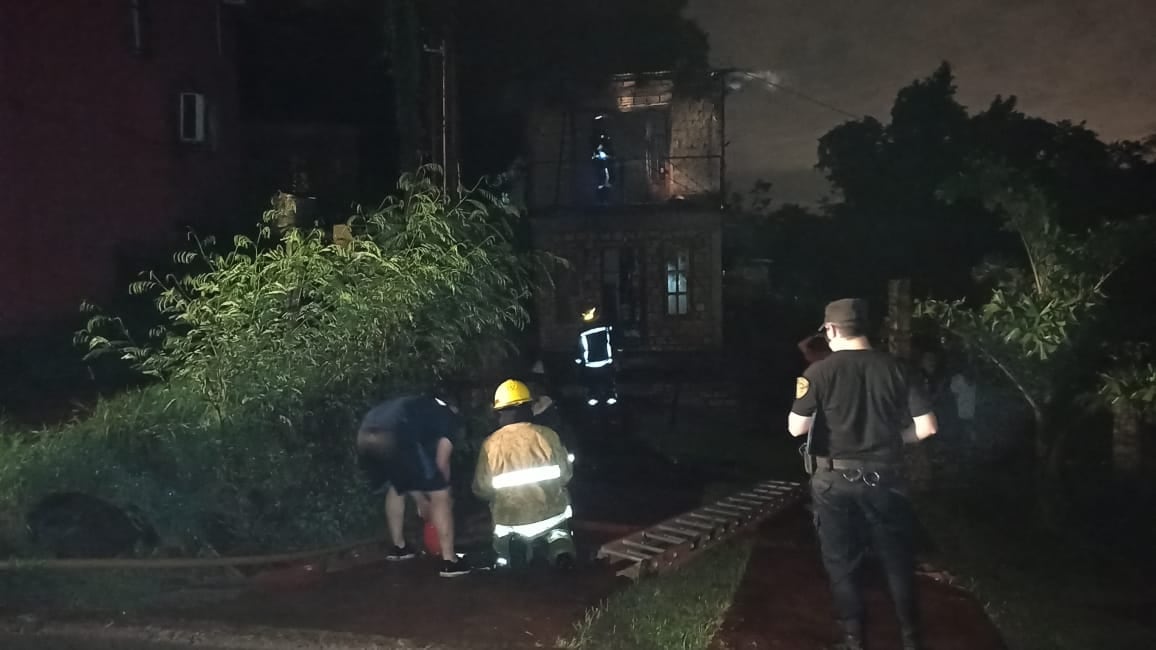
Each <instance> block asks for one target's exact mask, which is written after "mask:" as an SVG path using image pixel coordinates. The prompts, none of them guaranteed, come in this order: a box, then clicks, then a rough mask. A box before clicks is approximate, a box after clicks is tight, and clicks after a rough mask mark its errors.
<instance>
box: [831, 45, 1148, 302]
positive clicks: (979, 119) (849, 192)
mask: <svg viewBox="0 0 1156 650" xmlns="http://www.w3.org/2000/svg"><path fill="white" fill-rule="evenodd" d="M955 93H956V86H955V80H954V76H953V74H952V72H951V67H950V66H949V65H948V64H946V63H944V64H942V65H941V66H940V67H939V68H938V69H937V70H936V71H935V72H933V73H932V74H931V75H930V76H928V77H927V78H925V79H919V80H916V81H915V82H913V83H912V84H910V85H909V86H907V87H905V88H903V89H901V90H900V91H899V93H898V94H897V96H896V99H895V102H894V105H893V107H892V110H891V120H890V122H889V123H887V124H883V123H882V122H880V121H879V120H877V119H875V118H873V117H865V118H863V119H860V120H854V121H851V122H847V123H845V124H842V125H840V126H838V127H836V128H835V129H832V130H831V131H830V132H829V133H827V134H826V135H824V136H823V137H822V138H821V139H820V140H819V160H818V165H817V166H818V168H819V169H820V170H822V171H823V173H824V174H825V175H826V176H827V178H828V180H829V181H830V182H831V184H832V185H833V186H834V187H835V188H836V189H837V190H839V192H840V195H841V202H840V203H838V204H835V205H834V206H832V209H831V214H832V215H833V216H834V217H835V218H836V219H837V220H839V222H840V223H841V224H842V225H843V226H844V227H845V229H846V230H847V231H848V237H849V238H853V239H856V240H858V241H860V242H861V246H860V249H861V251H862V252H861V253H860V255H861V259H858V260H856V266H858V267H859V268H870V269H878V271H879V275H880V280H879V281H882V280H883V279H886V277H895V276H898V275H906V276H908V277H918V278H921V279H923V280H924V284H925V286H924V287H922V289H923V293H932V294H939V295H959V294H963V293H965V292H966V291H967V290H968V289H969V288H970V285H971V282H970V277H969V271H970V269H971V268H972V267H973V266H975V264H977V263H978V262H979V261H980V260H981V259H982V258H983V257H984V256H986V255H988V254H991V253H993V252H1001V251H1002V252H1007V253H1011V252H1014V251H1015V249H1016V247H1017V246H1018V243H1017V242H1016V240H1015V239H1014V238H1008V237H1001V236H1000V227H1001V224H1000V221H999V220H998V219H995V218H992V216H991V215H989V214H987V213H985V212H984V211H983V210H982V209H977V207H978V206H977V205H976V204H974V203H969V199H967V198H966V197H962V198H961V199H960V200H957V201H954V202H950V203H949V202H947V201H945V200H944V199H943V197H942V196H940V194H939V190H940V188H941V187H942V186H943V185H944V183H945V182H947V181H948V180H949V179H951V178H953V177H955V176H957V175H959V174H961V173H964V172H965V171H966V170H967V169H968V165H969V161H972V160H977V159H988V160H995V161H999V162H1000V163H1001V164H1003V165H1006V166H1007V167H1008V168H1010V169H1014V170H1016V172H1017V173H1018V174H1020V175H1021V176H1023V177H1024V179H1025V180H1026V181H1027V182H1030V183H1031V184H1032V185H1034V186H1036V187H1038V188H1040V189H1041V190H1042V191H1043V192H1044V193H1045V194H1046V195H1047V196H1048V197H1049V198H1050V199H1051V201H1052V207H1051V219H1052V221H1053V222H1054V223H1055V224H1056V225H1057V226H1059V227H1061V228H1064V229H1065V230H1067V231H1069V232H1082V231H1083V230H1085V229H1087V228H1090V227H1094V226H1097V225H1099V224H1103V223H1107V222H1112V221H1119V220H1126V219H1128V218H1131V217H1133V216H1135V215H1138V214H1148V213H1153V212H1156V195H1154V194H1153V193H1152V192H1151V191H1150V189H1149V188H1151V187H1152V186H1153V185H1154V184H1156V164H1153V162H1152V160H1151V155H1150V153H1151V147H1149V146H1146V145H1143V144H1140V143H1132V142H1121V143H1106V142H1104V141H1102V140H1101V139H1100V138H1099V137H1098V136H1097V135H1096V133H1095V132H1093V131H1091V130H1090V129H1088V128H1087V127H1086V126H1085V125H1083V124H1073V123H1071V122H1050V121H1047V120H1044V119H1042V118H1038V117H1031V116H1028V115H1025V114H1024V113H1022V112H1021V111H1019V110H1018V108H1017V104H1016V99H1015V97H1014V96H1012V97H1007V98H1004V97H999V96H997V97H996V98H995V99H994V100H993V101H992V102H991V104H990V105H989V106H988V107H987V108H986V109H984V110H983V111H980V112H979V113H976V114H975V115H969V114H968V113H967V111H966V109H965V108H964V107H963V106H962V105H961V104H960V103H959V102H958V101H957V99H956V97H955ZM862 244H866V245H862Z"/></svg>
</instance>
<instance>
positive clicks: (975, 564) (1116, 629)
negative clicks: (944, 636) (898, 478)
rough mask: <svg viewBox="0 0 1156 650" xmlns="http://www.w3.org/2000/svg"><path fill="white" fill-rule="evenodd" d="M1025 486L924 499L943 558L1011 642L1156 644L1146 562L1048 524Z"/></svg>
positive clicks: (1054, 646)
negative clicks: (1039, 519)
mask: <svg viewBox="0 0 1156 650" xmlns="http://www.w3.org/2000/svg"><path fill="white" fill-rule="evenodd" d="M1016 491H1017V490H1016V488H1015V487H1014V486H1008V487H1006V488H1005V489H1000V490H993V491H988V490H983V489H972V490H971V491H969V493H967V494H961V493H958V492H956V493H949V492H932V493H927V494H924V495H922V496H921V497H920V498H919V499H918V501H917V507H918V510H919V514H920V518H921V521H922V523H923V525H924V527H925V528H926V529H927V531H928V533H929V534H930V535H931V537H932V539H933V540H934V542H935V545H936V547H937V551H938V555H939V558H940V561H941V562H942V563H943V564H944V565H945V568H946V569H948V571H950V572H951V573H953V574H955V575H957V576H960V578H961V582H962V586H964V587H965V588H967V589H968V590H970V591H971V592H972V593H974V594H975V595H976V596H977V597H978V598H979V599H980V601H981V602H983V603H984V605H985V608H986V610H987V612H988V615H989V616H991V618H992V620H993V621H995V623H996V624H997V625H998V626H999V628H1000V630H1001V632H1002V633H1003V635H1004V638H1005V639H1006V641H1007V643H1008V646H1009V647H1010V648H1012V649H1013V650H1098V649H1100V648H1105V649H1106V648H1111V649H1112V650H1132V649H1135V650H1142V649H1143V650H1150V649H1151V648H1156V628H1154V627H1153V625H1152V620H1153V616H1152V611H1151V609H1152V605H1153V600H1152V598H1153V596H1154V595H1156V591H1154V590H1152V588H1151V587H1150V586H1147V585H1145V584H1144V580H1143V579H1141V578H1140V575H1143V572H1144V571H1146V569H1144V568H1143V566H1144V565H1143V564H1137V563H1133V562H1132V561H1130V560H1129V559H1128V558H1127V557H1126V556H1125V555H1122V554H1121V553H1119V552H1118V551H1115V550H1113V549H1112V548H1110V545H1109V544H1107V543H1105V542H1107V541H1109V540H1107V539H1101V540H1095V539H1088V538H1084V539H1079V538H1077V537H1076V535H1075V534H1074V531H1068V532H1066V533H1064V534H1058V535H1057V534H1051V533H1048V532H1046V531H1044V530H1042V529H1040V528H1039V527H1037V526H1035V525H1034V524H1033V523H1031V522H1032V518H1031V517H1030V514H1029V511H1028V510H1027V508H1026V507H1025V506H1024V504H1022V503H1021V502H1022V499H1017V498H1015V496H1014V495H1015V493H1016ZM1149 564H1151V563H1150V562H1149ZM1145 591H1146V592H1147V593H1146V594H1145Z"/></svg>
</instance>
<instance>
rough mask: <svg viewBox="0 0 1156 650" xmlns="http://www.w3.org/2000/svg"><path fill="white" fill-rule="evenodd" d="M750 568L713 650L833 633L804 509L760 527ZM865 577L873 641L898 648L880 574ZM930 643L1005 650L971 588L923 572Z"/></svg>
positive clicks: (812, 644) (754, 649) (750, 648)
mask: <svg viewBox="0 0 1156 650" xmlns="http://www.w3.org/2000/svg"><path fill="white" fill-rule="evenodd" d="M756 535H757V537H756V539H755V546H754V550H753V551H752V553H751V559H750V562H749V563H748V564H747V572H746V575H744V576H743V579H742V582H740V583H739V588H738V591H737V592H736V593H735V598H734V601H733V602H732V603H731V608H730V610H729V611H728V612H727V615H726V619H725V620H724V621H723V625H722V627H721V629H719V631H718V633H717V634H716V635H715V638H714V642H713V643H712V645H711V648H712V649H713V650H723V649H726V650H759V649H763V648H765V649H770V648H784V649H785V648H790V649H792V650H811V649H815V650H817V649H818V648H823V647H827V644H829V643H830V642H832V641H834V640H835V634H836V632H835V630H836V627H835V612H834V610H833V608H832V605H831V594H830V591H829V589H828V587H827V576H826V574H825V573H824V572H823V565H822V562H821V561H820V559H819V543H818V540H816V539H815V533H814V528H812V526H811V522H810V521H809V519H808V517H807V514H806V511H805V510H804V509H803V508H801V507H800V508H798V509H797V510H796V511H795V512H793V513H784V515H783V516H782V517H778V518H775V519H771V520H768V521H767V522H766V523H764V524H763V525H762V526H761V527H760V528H759V531H758V532H757V533H756ZM871 568H872V567H871V564H870V561H869V565H868V571H867V573H866V576H865V577H866V583H867V592H866V600H867V619H868V624H867V626H868V629H867V641H868V643H867V644H866V645H867V647H869V648H897V647H899V630H898V627H899V626H898V624H897V623H896V621H895V614H894V613H893V610H892V608H891V600H890V598H889V597H888V596H887V588H886V586H885V584H884V580H883V578H882V576H880V575H877V573H878V572H876V571H872V570H871ZM916 588H917V589H918V594H919V608H920V614H921V616H922V618H923V623H924V636H925V641H926V642H927V647H929V648H935V649H936V650H1005V649H1006V646H1005V645H1004V643H1003V640H1002V639H1001V638H1000V635H999V631H998V630H997V629H996V627H995V625H994V624H992V622H991V620H989V619H988V617H987V615H986V614H985V613H984V611H983V607H982V606H981V605H980V604H979V603H978V602H977V601H976V600H975V599H974V598H973V597H972V596H971V595H970V594H968V593H967V592H965V591H962V590H960V589H957V588H955V587H952V586H949V585H946V584H942V583H939V582H936V581H934V580H931V579H930V578H927V577H924V576H920V577H919V578H918V584H917V587H916Z"/></svg>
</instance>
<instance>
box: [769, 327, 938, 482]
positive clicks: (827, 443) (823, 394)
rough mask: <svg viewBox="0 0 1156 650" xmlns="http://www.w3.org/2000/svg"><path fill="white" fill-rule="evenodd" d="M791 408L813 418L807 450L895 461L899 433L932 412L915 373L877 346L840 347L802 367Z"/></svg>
mask: <svg viewBox="0 0 1156 650" xmlns="http://www.w3.org/2000/svg"><path fill="white" fill-rule="evenodd" d="M791 411H792V412H793V413H795V414H797V415H802V416H804V417H814V418H815V420H814V424H813V425H812V428H811V436H812V437H811V453H812V454H813V455H815V456H828V457H830V458H840V459H845V460H871V461H880V462H895V461H897V460H898V458H899V453H900V450H901V449H902V446H903V439H902V436H901V435H900V432H901V431H903V430H904V429H906V428H907V427H908V426H910V425H911V418H915V417H919V416H921V415H926V414H928V413H930V412H931V402H930V400H929V399H928V398H927V394H926V392H925V391H924V389H923V385H922V383H921V382H920V381H919V380H918V378H916V377H913V376H912V375H911V373H909V372H908V371H907V370H905V369H904V368H903V367H902V366H900V365H899V363H898V362H897V361H896V360H895V359H894V358H892V357H891V355H889V354H887V353H885V352H880V351H878V350H840V351H838V352H832V353H831V355H830V356H828V357H827V358H826V359H823V360H822V361H819V362H817V363H815V364H814V365H812V366H811V367H809V368H807V370H806V371H805V372H804V373H803V376H802V377H800V378H799V379H798V380H797V383H796V386H795V404H794V406H792V407H791Z"/></svg>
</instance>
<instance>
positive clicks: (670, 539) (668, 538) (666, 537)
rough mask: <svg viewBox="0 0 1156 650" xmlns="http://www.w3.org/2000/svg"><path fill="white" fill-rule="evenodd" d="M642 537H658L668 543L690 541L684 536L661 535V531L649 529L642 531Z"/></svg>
mask: <svg viewBox="0 0 1156 650" xmlns="http://www.w3.org/2000/svg"><path fill="white" fill-rule="evenodd" d="M642 537H643V538H644V539H645V538H651V539H657V540H658V541H660V542H666V543H667V544H685V543H686V542H687V541H688V540H687V539H685V538H683V537H675V536H673V535H661V534H659V533H655V532H651V531H649V530H648V531H646V532H644V533H642Z"/></svg>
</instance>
